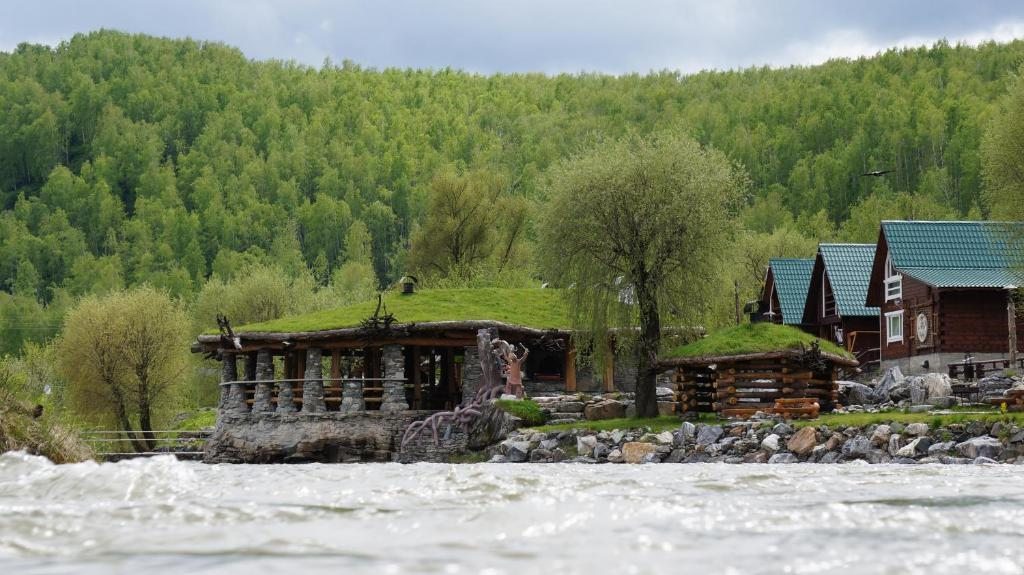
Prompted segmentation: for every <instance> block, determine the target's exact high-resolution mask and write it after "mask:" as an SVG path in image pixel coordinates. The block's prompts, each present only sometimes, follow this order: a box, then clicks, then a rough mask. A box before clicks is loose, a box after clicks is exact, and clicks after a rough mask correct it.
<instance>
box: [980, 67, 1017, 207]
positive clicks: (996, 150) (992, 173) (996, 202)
mask: <svg viewBox="0 0 1024 575" xmlns="http://www.w3.org/2000/svg"><path fill="white" fill-rule="evenodd" d="M981 153H982V168H983V174H984V178H985V186H986V190H985V199H986V200H987V201H988V204H989V205H990V206H991V207H992V214H993V216H995V217H996V218H997V219H1006V220H1021V219H1024V170H1022V169H1021V158H1024V81H1021V78H1020V76H1015V77H1014V79H1013V84H1012V85H1011V86H1010V90H1009V93H1008V94H1007V95H1006V96H1004V97H1003V98H1002V99H1001V100H1000V102H999V106H998V108H997V109H996V110H995V112H994V113H993V114H992V118H991V120H989V125H988V131H987V132H986V133H985V139H984V140H983V141H982V144H981Z"/></svg>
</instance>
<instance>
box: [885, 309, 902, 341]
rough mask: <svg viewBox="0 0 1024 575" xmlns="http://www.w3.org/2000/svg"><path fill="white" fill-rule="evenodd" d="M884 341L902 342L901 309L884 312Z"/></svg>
mask: <svg viewBox="0 0 1024 575" xmlns="http://www.w3.org/2000/svg"><path fill="white" fill-rule="evenodd" d="M885 341H886V343H903V310H900V311H891V312H889V313H887V314H885Z"/></svg>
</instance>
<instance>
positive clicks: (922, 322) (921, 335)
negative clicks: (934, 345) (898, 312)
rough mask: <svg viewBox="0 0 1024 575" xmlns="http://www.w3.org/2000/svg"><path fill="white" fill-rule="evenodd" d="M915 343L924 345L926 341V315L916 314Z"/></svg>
mask: <svg viewBox="0 0 1024 575" xmlns="http://www.w3.org/2000/svg"><path fill="white" fill-rule="evenodd" d="M916 323H917V341H919V342H921V343H924V342H925V341H927V340H928V315H927V314H925V313H923V312H922V313H919V314H917V322H916Z"/></svg>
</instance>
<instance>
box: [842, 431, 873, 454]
mask: <svg viewBox="0 0 1024 575" xmlns="http://www.w3.org/2000/svg"><path fill="white" fill-rule="evenodd" d="M870 450H871V440H870V439H868V438H867V437H864V436H863V435H858V436H857V437H854V438H852V439H848V440H847V441H846V443H844V444H843V449H842V452H843V455H844V456H845V457H848V458H857V457H864V456H865V455H867V453H868V451H870Z"/></svg>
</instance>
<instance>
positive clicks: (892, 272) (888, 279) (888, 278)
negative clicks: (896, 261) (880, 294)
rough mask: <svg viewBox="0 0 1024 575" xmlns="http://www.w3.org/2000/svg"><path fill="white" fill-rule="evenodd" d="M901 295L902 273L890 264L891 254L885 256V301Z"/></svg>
mask: <svg viewBox="0 0 1024 575" xmlns="http://www.w3.org/2000/svg"><path fill="white" fill-rule="evenodd" d="M902 297H903V275H902V274H900V273H899V272H897V271H896V268H895V267H894V266H893V265H892V256H891V255H886V256H885V301H892V300H894V299H900V298H902Z"/></svg>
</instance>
